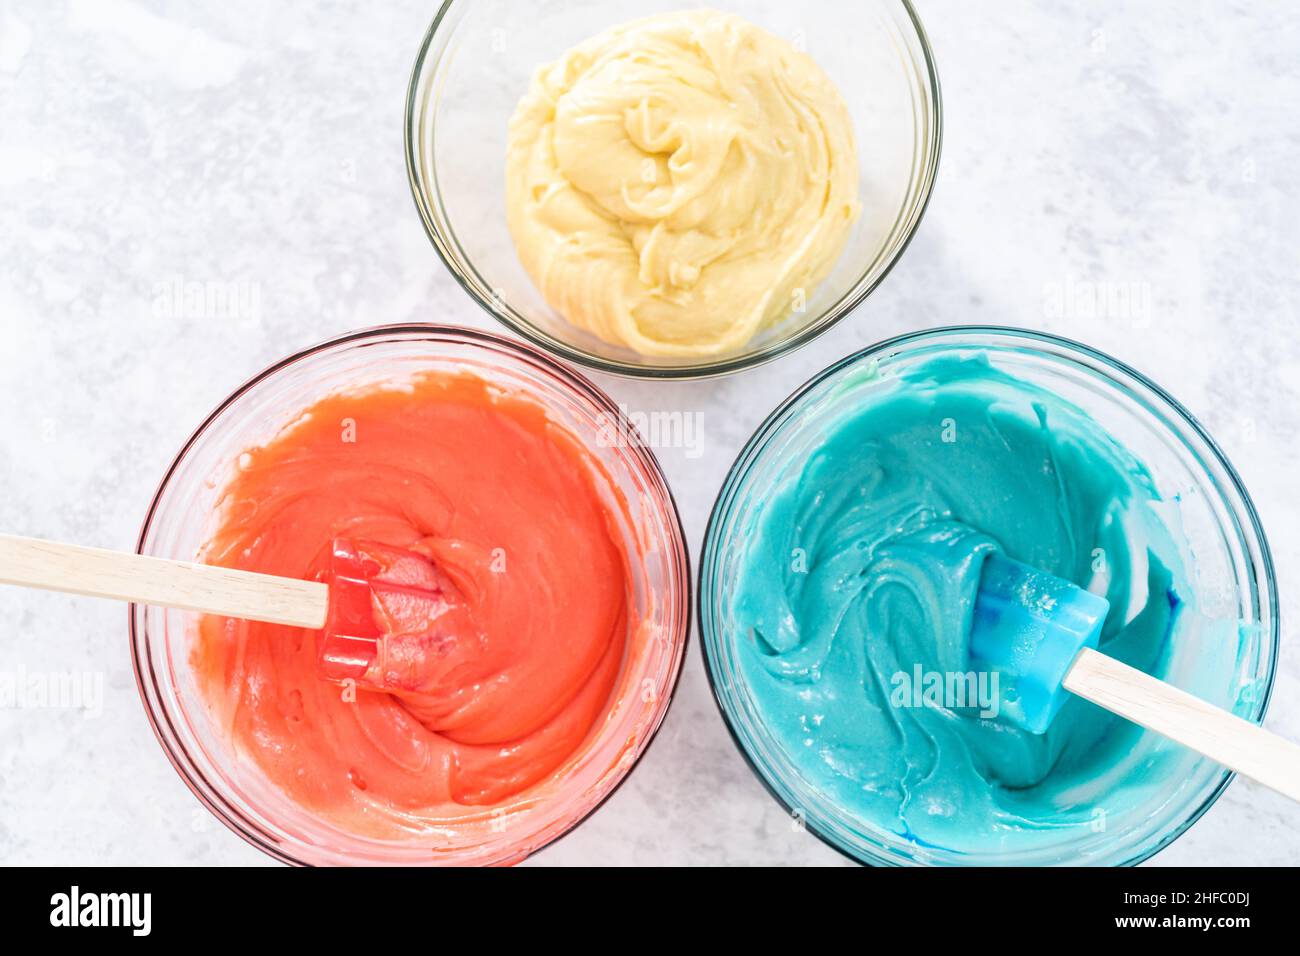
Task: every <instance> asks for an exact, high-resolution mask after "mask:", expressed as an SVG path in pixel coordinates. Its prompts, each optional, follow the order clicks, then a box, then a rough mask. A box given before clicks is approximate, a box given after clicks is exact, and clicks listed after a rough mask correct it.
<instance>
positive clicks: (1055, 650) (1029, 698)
mask: <svg viewBox="0 0 1300 956" xmlns="http://www.w3.org/2000/svg"><path fill="white" fill-rule="evenodd" d="M1109 610H1110V602H1108V601H1107V600H1106V599H1105V598H1103V597H1098V596H1097V595H1095V594H1092V593H1090V592H1088V591H1085V590H1083V588H1080V587H1078V586H1076V585H1074V584H1072V583H1070V582H1069V581H1066V580H1065V579H1064V578H1058V577H1056V576H1055V575H1052V574H1048V573H1047V572H1046V571H1040V570H1039V569H1037V568H1034V567H1030V566H1029V565H1027V564H1021V563H1020V562H1019V561H1012V560H1011V559H1010V558H1006V557H1003V556H1002V555H1001V554H993V555H990V556H989V557H988V558H986V559H985V561H984V569H983V572H982V576H981V578H980V588H979V593H978V595H977V596H976V599H975V613H974V617H973V619H972V621H971V630H970V659H971V666H972V667H973V668H975V669H976V670H986V671H991V672H996V673H997V675H998V685H999V686H998V709H999V712H998V717H999V719H1001V720H1004V721H1006V722H1008V723H1011V724H1014V725H1015V726H1018V727H1023V728H1024V729H1025V730H1028V731H1029V732H1030V733H1035V734H1041V733H1045V732H1046V731H1047V728H1048V726H1049V725H1050V724H1051V722H1052V720H1053V719H1054V718H1055V717H1056V715H1057V712H1059V711H1060V709H1061V706H1062V705H1063V704H1064V703H1065V700H1066V698H1067V697H1068V696H1069V693H1070V692H1069V691H1067V690H1066V689H1065V688H1064V687H1063V686H1062V685H1061V682H1062V681H1063V680H1065V675H1066V674H1067V673H1068V672H1069V670H1070V665H1071V664H1073V663H1074V659H1075V657H1077V656H1078V654H1079V651H1081V650H1082V649H1083V648H1085V647H1091V648H1096V646H1097V642H1098V640H1099V639H1100V637H1101V627H1102V624H1103V623H1105V620H1106V612H1107V611H1109Z"/></svg>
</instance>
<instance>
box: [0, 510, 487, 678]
mask: <svg viewBox="0 0 1300 956" xmlns="http://www.w3.org/2000/svg"><path fill="white" fill-rule="evenodd" d="M0 583H4V584H17V585H21V586H23V587H32V588H43V589H46V590H52V591H64V592H67V593H70V594H85V595H90V596H93V597H106V598H114V599H117V600H121V601H134V602H136V603H138V604H152V605H157V606H160V607H170V608H179V609H181V610H189V611H202V612H204V613H208V614H220V615H223V616H225V617H237V618H243V619H245V620H250V621H264V622H267V623H271V624H285V625H289V626H291V627H302V628H308V629H310V630H322V631H323V634H322V638H321V640H320V641H319V642H318V646H319V649H320V660H319V673H320V676H322V677H324V678H326V679H328V680H335V681H344V680H355V681H357V683H358V684H360V685H363V686H369V687H375V688H384V689H389V688H390V687H393V686H395V685H396V686H400V685H401V684H402V683H403V682H404V679H405V678H406V677H407V676H409V675H405V674H404V673H403V672H404V669H406V670H409V668H404V664H405V663H413V662H404V661H403V660H402V659H401V656H402V655H401V649H402V648H407V649H408V657H410V656H411V655H410V654H409V649H410V648H413V647H418V646H419V645H420V643H421V641H427V640H428V638H429V635H430V634H431V633H432V634H435V636H436V633H437V632H438V631H439V629H440V628H445V627H446V626H447V625H448V624H449V623H453V622H451V621H449V619H454V618H455V617H456V616H457V615H463V614H464V613H466V612H465V608H464V604H463V602H462V601H461V600H460V597H459V593H458V592H457V591H456V588H455V586H454V584H452V582H451V581H450V580H449V579H448V578H447V577H446V575H445V574H444V573H443V572H442V571H440V570H439V569H438V568H436V567H435V566H434V565H433V564H432V563H431V562H430V561H428V560H427V559H426V558H424V557H423V556H422V555H419V554H416V553H414V552H411V551H403V550H401V549H398V548H390V547H388V546H386V545H381V544H376V543H373V542H368V541H358V540H354V539H350V538H336V539H334V541H333V542H332V544H331V547H330V555H329V562H328V569H327V571H326V572H325V574H324V575H323V577H322V580H318V581H304V580H300V579H297V578H284V577H276V576H273V575H269V574H255V573H253V572H250V571H238V570H233V569H230V568H220V567H214V566H212V565H206V564H196V563H190V562H186V561H171V560H166V559H163V558H152V557H146V556H144V555H138V554H124V553H122V552H118V551H105V550H102V549H99V548H85V547H81V546H79V545H71V544H60V543H57V542H54V541H43V540H40V539H37V538H22V537H17V536H14V535H3V534H0ZM395 635H396V636H400V637H402V638H404V639H405V640H400V641H391V642H390V641H389V640H388V639H389V638H391V637H393V636H395ZM389 647H394V648H397V649H398V650H397V653H394V654H386V653H385V650H386V649H387V648H389ZM389 658H396V660H390V659H389Z"/></svg>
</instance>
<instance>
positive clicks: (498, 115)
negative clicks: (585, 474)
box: [406, 0, 941, 378]
mask: <svg viewBox="0 0 1300 956" xmlns="http://www.w3.org/2000/svg"><path fill="white" fill-rule="evenodd" d="M700 6H713V4H709V3H681V2H672V0H538V2H534V3H528V4H520V3H517V2H515V0H446V2H444V3H443V5H442V9H440V10H439V11H438V15H437V16H436V17H435V18H434V21H433V24H432V25H431V26H430V27H429V31H428V33H427V34H426V35H425V38H424V42H423V44H422V45H421V46H420V53H419V56H418V57H417V58H416V61H415V68H414V71H413V72H412V74H411V83H410V88H409V90H408V94H407V101H406V166H407V173H408V175H409V176H410V180H411V191H412V193H413V194H414V196H415V204H416V206H417V208H418V209H419V211H420V218H421V219H422V220H423V222H424V227H425V230H426V231H427V232H428V234H429V238H430V239H431V240H433V245H434V248H435V249H437V250H438V254H439V255H440V256H441V257H442V259H443V261H444V262H446V264H447V267H448V268H449V269H451V272H452V274H453V275H454V276H455V277H456V278H457V280H458V281H459V282H460V283H461V285H462V286H464V288H465V289H466V290H467V291H468V292H469V293H470V295H472V296H473V297H474V298H475V299H476V300H477V301H478V302H479V304H480V305H482V306H483V307H484V308H485V309H487V311H488V312H490V313H491V314H492V315H494V316H496V317H497V319H499V320H500V321H501V322H503V323H505V324H506V325H507V326H509V327H510V328H511V329H513V330H514V331H516V332H518V333H519V334H520V335H522V336H524V337H525V338H527V339H529V340H530V341H532V342H534V343H536V344H537V345H540V346H542V347H543V348H545V349H548V350H550V351H552V352H554V353H556V354H558V355H561V356H563V357H564V358H567V359H570V360H572V361H575V362H580V363H583V364H585V365H588V366H591V367H592V368H596V369H600V370H601V371H606V372H613V373H616V374H625V375H636V376H646V377H661V378H685V377H699V376H708V375H719V374H724V373H727V372H733V371H736V370H738V369H742V368H747V367H749V366H752V365H757V364H759V363H761V362H765V361H768V360H770V359H773V358H775V357H776V356H778V355H781V354H782V353H784V352H787V351H789V350H791V349H794V348H797V347H798V346H800V345H803V344H805V343H807V342H809V341H811V340H812V339H813V338H815V337H816V336H818V335H820V334H821V333H822V332H824V331H826V330H827V329H828V328H830V327H831V326H832V325H834V324H835V323H836V322H838V321H839V320H840V319H842V318H843V317H844V316H846V315H847V314H848V313H849V312H850V311H852V309H853V308H854V307H856V306H857V305H858V304H859V303H861V302H862V300H863V299H864V298H866V296H867V294H868V293H870V292H871V290H872V289H874V288H875V287H876V286H877V285H878V284H879V283H880V281H881V280H882V279H883V278H884V277H885V275H886V274H887V273H888V272H889V270H890V268H891V267H892V266H893V264H894V263H895V262H896V261H897V259H898V257H899V256H900V255H901V254H902V252H903V249H904V248H906V246H907V243H908V241H909V240H910V239H911V237H912V234H913V232H915V230H916V227H917V224H918V223H919V222H920V219H921V215H922V213H923V212H924V210H925V206H926V203H927V202H928V200H929V198H930V191H931V188H932V187H933V185H934V178H935V173H936V171H937V169H938V164H939V142H940V128H941V121H940V100H939V80H938V76H937V75H936V73H935V68H934V57H933V56H932V54H931V52H930V45H929V41H928V40H927V39H926V36H925V31H924V30H923V29H922V27H921V22H920V20H919V19H918V18H917V15H916V11H915V10H913V9H912V5H911V4H910V3H909V2H907V0H860V2H858V3H853V4H841V5H835V6H833V7H832V6H830V5H828V4H791V3H783V2H777V0H728V2H726V3H723V4H720V5H718V9H721V10H723V11H725V12H728V13H735V14H738V15H739V16H741V17H744V18H746V19H747V20H750V21H751V22H753V23H756V24H757V25H759V26H761V27H764V28H766V29H767V30H769V31H771V32H772V33H775V34H777V35H778V36H783V37H785V38H786V39H789V40H791V41H792V42H794V43H795V44H796V45H797V46H801V47H802V48H803V49H805V50H806V51H807V52H808V53H809V54H810V55H811V56H812V57H813V58H814V59H816V60H817V62H818V63H819V64H820V65H821V66H822V68H823V69H824V70H825V71H826V73H827V74H828V75H829V76H830V77H831V79H832V80H834V81H835V84H836V85H837V86H838V87H839V90H840V93H841V94H842V95H843V97H844V99H845V102H846V103H847V105H848V109H849V114H850V116H851V117H852V119H853V127H854V132H855V134H856V138H857V143H858V160H859V164H860V166H861V172H860V190H861V198H862V203H863V210H862V215H861V217H860V218H859V219H858V222H857V224H856V225H855V227H854V230H853V233H852V235H851V236H850V238H849V241H848V245H847V246H846V247H845V250H844V253H843V255H841V257H840V259H839V261H838V263H837V265H836V266H835V268H834V270H833V271H832V272H831V274H830V275H829V276H828V277H827V278H826V279H825V281H823V282H822V283H821V284H820V285H819V286H818V287H817V288H816V290H815V292H814V294H813V295H812V296H811V298H810V299H809V301H808V304H807V310H806V311H805V312H804V313H802V314H800V315H799V316H797V317H796V319H797V321H796V320H794V319H792V320H791V321H787V322H785V323H782V324H780V325H778V326H777V327H775V328H772V329H769V330H768V331H766V332H764V333H762V334H760V335H759V336H758V337H757V338H755V339H754V340H753V341H751V342H750V343H749V344H748V346H746V348H745V349H744V350H743V351H741V352H738V353H736V354H733V355H725V356H718V357H710V358H708V359H670V358H658V357H646V356H641V355H638V354H636V353H635V352H632V351H630V350H628V349H624V348H619V347H616V346H612V345H609V344H607V343H605V342H602V341H601V340H600V339H598V338H596V337H595V336H593V335H590V334H588V333H586V332H585V331H583V330H580V329H577V328H575V327H574V326H571V325H569V324H568V323H567V322H566V321H565V320H564V319H563V317H561V316H560V315H559V314H558V313H556V312H555V311H554V310H553V309H551V307H550V306H548V305H547V304H546V302H545V301H544V300H543V299H542V297H541V294H540V293H539V292H538V291H537V289H536V288H535V287H534V285H533V283H532V280H531V279H530V278H529V277H528V274H527V273H526V272H525V271H524V269H523V266H522V265H520V263H519V260H518V257H517V256H516V254H515V247H514V243H513V241H512V240H511V237H510V232H509V229H508V228H507V226H506V211H505V180H506V174H505V156H506V132H507V124H508V122H509V119H510V117H511V115H512V114H513V113H514V110H515V106H516V105H517V104H518V102H519V99H520V97H522V96H523V95H524V93H525V92H526V91H527V90H528V85H529V81H530V79H531V77H532V73H533V71H534V70H535V69H536V68H537V67H538V66H540V65H541V64H543V63H547V62H550V61H552V60H555V59H556V58H558V57H559V56H560V55H561V54H563V53H564V52H565V51H566V50H567V49H569V48H570V47H571V46H573V45H574V44H576V43H578V42H579V41H581V40H584V39H586V38H588V37H590V36H593V35H595V34H597V33H600V32H602V31H604V30H605V29H607V28H609V27H612V26H615V25H617V24H620V23H625V22H627V21H629V20H635V19H638V18H640V17H646V16H650V15H652V14H655V13H662V12H666V11H670V10H675V9H683V8H685V9H691V8H694V7H700Z"/></svg>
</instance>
